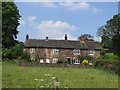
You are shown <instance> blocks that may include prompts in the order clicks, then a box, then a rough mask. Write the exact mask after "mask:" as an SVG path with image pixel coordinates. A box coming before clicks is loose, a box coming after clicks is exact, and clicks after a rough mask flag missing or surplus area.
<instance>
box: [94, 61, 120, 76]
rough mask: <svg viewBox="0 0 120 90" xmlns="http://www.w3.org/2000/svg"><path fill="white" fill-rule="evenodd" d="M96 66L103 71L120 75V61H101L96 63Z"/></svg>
mask: <svg viewBox="0 0 120 90" xmlns="http://www.w3.org/2000/svg"><path fill="white" fill-rule="evenodd" d="M94 65H95V66H96V67H100V68H103V69H108V70H112V71H114V72H115V73H117V74H119V75H120V60H107V59H102V60H100V59H99V60H96V61H95V64H94Z"/></svg>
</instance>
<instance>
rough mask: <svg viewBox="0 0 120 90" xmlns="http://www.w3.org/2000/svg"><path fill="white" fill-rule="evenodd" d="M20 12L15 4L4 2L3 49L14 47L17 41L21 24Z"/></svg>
mask: <svg viewBox="0 0 120 90" xmlns="http://www.w3.org/2000/svg"><path fill="white" fill-rule="evenodd" d="M20 17H21V16H20V14H19V10H18V9H17V6H16V5H15V4H14V2H2V44H3V48H10V47H12V46H14V45H15V44H16V43H17V41H16V40H15V39H16V38H17V34H18V31H17V26H18V25H19V24H20V23H19V19H20Z"/></svg>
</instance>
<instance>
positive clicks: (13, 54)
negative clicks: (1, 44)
mask: <svg viewBox="0 0 120 90" xmlns="http://www.w3.org/2000/svg"><path fill="white" fill-rule="evenodd" d="M22 53H23V48H22V45H20V44H16V45H15V46H13V47H11V48H9V49H8V48H3V49H2V57H3V58H8V59H18V58H20V57H21V55H22Z"/></svg>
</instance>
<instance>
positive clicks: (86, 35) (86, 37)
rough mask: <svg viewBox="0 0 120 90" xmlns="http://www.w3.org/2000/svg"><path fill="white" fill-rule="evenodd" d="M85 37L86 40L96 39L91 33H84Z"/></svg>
mask: <svg viewBox="0 0 120 90" xmlns="http://www.w3.org/2000/svg"><path fill="white" fill-rule="evenodd" d="M83 35H84V37H85V40H89V41H94V40H93V38H94V36H92V35H90V34H83ZM78 40H80V36H79V37H78Z"/></svg>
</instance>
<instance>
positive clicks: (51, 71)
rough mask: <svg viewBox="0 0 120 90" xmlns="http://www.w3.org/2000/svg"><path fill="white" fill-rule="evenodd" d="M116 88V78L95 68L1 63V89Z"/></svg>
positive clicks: (114, 75)
mask: <svg viewBox="0 0 120 90" xmlns="http://www.w3.org/2000/svg"><path fill="white" fill-rule="evenodd" d="M53 78H58V82H59V86H58V87H59V88H118V76H117V75H116V74H113V73H110V72H109V71H104V70H101V69H95V68H81V69H80V68H50V67H32V66H18V65H16V64H15V63H10V62H3V77H2V80H3V82H2V84H3V88H53V87H54V84H53Z"/></svg>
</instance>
